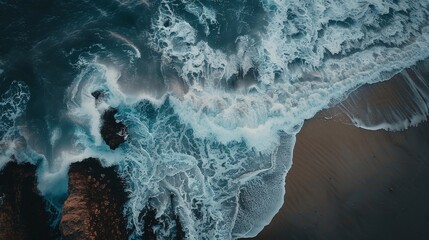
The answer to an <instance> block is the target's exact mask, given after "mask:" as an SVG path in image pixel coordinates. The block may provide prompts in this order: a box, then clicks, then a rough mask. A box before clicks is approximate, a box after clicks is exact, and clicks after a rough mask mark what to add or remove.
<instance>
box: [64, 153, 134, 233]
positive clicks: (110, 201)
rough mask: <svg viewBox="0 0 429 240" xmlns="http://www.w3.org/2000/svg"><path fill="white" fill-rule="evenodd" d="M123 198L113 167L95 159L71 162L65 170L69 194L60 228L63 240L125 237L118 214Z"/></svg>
mask: <svg viewBox="0 0 429 240" xmlns="http://www.w3.org/2000/svg"><path fill="white" fill-rule="evenodd" d="M126 199H127V195H126V193H125V192H124V188H123V186H122V181H121V179H119V177H118V176H117V174H116V172H115V170H114V168H113V167H109V168H103V167H102V166H101V164H100V163H99V162H98V161H97V160H96V159H86V160H84V161H83V162H81V163H74V164H72V165H71V166H70V170H69V196H68V198H67V200H66V201H65V203H64V207H63V212H62V219H61V223H60V231H61V234H62V236H63V237H64V238H65V239H112V240H114V239H117V240H120V239H128V233H127V231H126V220H125V217H124V216H123V214H122V210H123V205H124V203H125V201H126Z"/></svg>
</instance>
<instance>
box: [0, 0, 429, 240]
mask: <svg viewBox="0 0 429 240" xmlns="http://www.w3.org/2000/svg"><path fill="white" fill-rule="evenodd" d="M428 16H429V2H427V1H426V0H384V1H382V0H375V1H364V0H362V1H346V0H312V1H311V0H258V1H256V0H254V1H250V0H241V1H240V0H237V1H223V0H200V1H189V0H159V1H151V0H140V1H137V0H135V1H134V0H116V1H97V0H96V1H83V0H75V1H52V0H40V1H9V0H3V1H0V94H1V97H0V113H1V117H0V168H1V167H2V166H4V164H5V163H6V162H7V161H9V160H10V158H11V156H14V157H15V158H16V159H17V160H18V161H20V162H31V163H33V164H36V165H38V169H39V170H38V187H39V190H40V191H41V192H42V194H43V195H44V196H45V197H46V198H47V199H48V200H49V201H50V202H52V205H53V207H56V208H58V209H60V208H61V199H63V198H64V196H65V194H66V193H67V169H68V166H69V164H70V163H72V162H77V161H81V160H83V159H85V158H88V157H96V158H99V159H100V160H101V161H102V163H103V164H104V165H106V166H110V165H116V166H118V170H119V173H120V175H121V176H122V177H123V178H124V179H126V181H127V191H129V192H130V201H129V202H128V203H127V206H126V208H125V209H124V214H126V216H127V218H128V227H129V228H130V229H131V230H132V232H133V235H132V236H131V238H134V237H136V236H139V235H141V234H142V232H141V229H142V228H141V226H142V224H143V219H142V218H141V213H142V211H144V209H145V208H146V207H148V206H150V207H151V208H154V209H155V210H156V212H157V217H158V218H159V219H162V222H163V227H158V228H156V229H155V232H156V233H157V235H158V236H159V238H160V239H170V238H172V237H173V236H174V235H175V234H176V233H175V224H176V223H175V219H174V217H173V216H174V215H178V216H179V219H180V221H181V223H182V225H183V227H184V231H185V233H186V236H187V238H189V239H235V238H240V237H251V236H255V235H256V234H257V233H258V232H260V231H261V230H262V228H263V227H264V226H265V225H267V224H269V222H270V221H271V219H272V217H273V216H274V215H275V214H276V213H277V211H278V209H279V208H280V207H281V206H282V204H283V197H284V194H285V190H284V185H285V176H286V174H287V172H288V170H289V168H290V167H291V165H292V150H293V146H294V143H295V134H296V133H297V132H298V131H299V129H300V127H301V126H302V124H303V121H304V120H305V119H309V118H311V117H312V116H314V115H315V114H316V113H317V112H318V111H320V110H322V109H324V108H327V107H328V106H330V105H332V104H333V103H336V102H338V101H340V100H341V99H343V98H344V97H345V96H347V94H349V93H350V92H351V91H352V90H353V89H356V88H357V87H359V86H361V85H363V84H366V83H374V82H378V81H382V80H387V79H389V78H390V77H391V76H393V75H394V74H396V73H398V72H399V71H401V70H402V69H404V68H406V67H409V66H412V65H413V64H415V63H416V62H417V61H420V60H424V59H426V58H427V57H428V56H429V27H428V23H429V18H428ZM95 91H101V92H103V93H104V97H103V98H101V99H100V100H97V101H95V99H94V97H93V96H92V95H91V93H93V92H95ZM417 92H418V91H417ZM426 100H427V99H426ZM426 100H424V101H423V100H422V101H421V102H420V106H422V107H423V108H424V109H427V101H426ZM111 107H112V108H116V109H117V110H118V113H117V114H116V118H117V119H118V120H120V121H122V122H124V123H125V125H126V126H127V127H128V135H127V136H126V137H127V141H126V143H124V144H122V145H121V146H120V147H119V148H118V149H116V150H111V149H110V148H109V147H108V146H107V144H106V143H105V142H104V141H103V140H102V137H101V135H100V122H101V115H102V113H103V112H104V111H105V110H106V109H108V108H111ZM422 112H425V111H424V110H422ZM426 112H427V110H426ZM395 116H396V115H395ZM396 117H397V116H396ZM425 117H426V116H425ZM416 119H420V118H416ZM416 121H417V120H416ZM416 121H415V122H416ZM381 122H382V121H381ZM415 122H413V124H415ZM367 123H368V124H370V122H367ZM359 124H360V125H364V123H362V122H361V121H360V122H359ZM381 125H382V124H381ZM381 125H380V124H378V125H377V126H376V127H374V128H385V126H384V127H383V126H381ZM380 126H381V127H380ZM392 126H393V125H392ZM368 128H371V126H369V127H368ZM118 134H121V133H118ZM171 196H174V197H173V198H172V197H171Z"/></svg>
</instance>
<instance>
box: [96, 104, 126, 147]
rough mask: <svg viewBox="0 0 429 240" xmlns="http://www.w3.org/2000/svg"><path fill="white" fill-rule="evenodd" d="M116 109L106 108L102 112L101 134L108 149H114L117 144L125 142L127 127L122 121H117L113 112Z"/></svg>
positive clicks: (115, 111)
mask: <svg viewBox="0 0 429 240" xmlns="http://www.w3.org/2000/svg"><path fill="white" fill-rule="evenodd" d="M117 112H118V110H116V109H114V108H110V109H108V110H107V111H106V112H104V113H103V116H102V120H103V125H102V126H101V136H102V137H103V139H104V141H105V142H106V144H107V145H109V147H110V149H116V148H117V147H119V145H120V144H121V143H123V142H125V137H126V134H127V128H126V126H125V125H124V124H123V123H122V122H117V121H116V119H115V114H116V113H117Z"/></svg>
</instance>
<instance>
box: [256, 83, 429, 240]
mask: <svg viewBox="0 0 429 240" xmlns="http://www.w3.org/2000/svg"><path fill="white" fill-rule="evenodd" d="M397 83H401V82H400V81H399V80H396V82H395V81H392V82H389V81H388V82H383V83H379V84H376V85H371V86H364V87H363V88H362V89H359V90H358V93H357V94H358V95H359V94H361V95H360V96H361V97H363V96H364V97H365V98H366V97H370V99H374V98H377V99H378V101H376V104H381V105H383V104H387V103H388V104H391V103H392V101H389V99H386V98H392V96H395V94H392V92H394V91H392V89H396V90H398V92H399V87H400V84H399V85H398V84H397ZM395 84H396V85H395ZM362 94H366V95H362ZM358 95H356V94H355V95H354V96H353V97H352V98H354V99H356V96H358ZM368 95H371V96H368ZM383 99H384V100H383ZM347 101H350V99H348V100H346V105H347ZM349 103H350V102H349ZM393 104H397V102H395V101H393ZM372 107H374V106H372ZM367 109H369V108H367ZM428 184H429V123H428V122H423V123H420V124H419V125H418V126H417V127H410V128H408V129H407V130H404V131H399V132H388V131H385V130H377V131H370V130H365V129H362V128H358V127H356V126H354V125H352V124H351V123H350V120H349V119H348V118H347V116H346V114H344V103H343V104H339V105H337V106H335V107H333V108H331V109H329V110H325V111H322V112H320V113H319V114H317V115H316V116H315V117H314V118H312V119H311V120H308V121H306V122H305V124H304V126H303V128H302V130H301V131H300V132H299V133H298V135H297V142H296V145H295V149H294V157H293V165H292V168H291V170H290V172H289V173H288V175H287V179H286V196H285V204H284V206H283V208H282V209H281V210H280V212H279V213H278V214H277V215H276V216H275V217H274V219H273V221H272V222H271V224H270V225H269V226H267V227H265V229H264V230H263V231H262V232H261V233H260V234H259V235H258V236H257V237H256V238H255V239H288V240H291V239H299V240H303V239H330V240H332V239H429V205H428V204H427V203H428V202H429V185H428Z"/></svg>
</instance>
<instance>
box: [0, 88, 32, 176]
mask: <svg viewBox="0 0 429 240" xmlns="http://www.w3.org/2000/svg"><path fill="white" fill-rule="evenodd" d="M29 100H30V91H29V88H28V86H27V85H26V84H25V83H23V82H19V81H14V82H12V84H11V85H10V87H9V89H8V90H7V91H6V92H5V93H3V94H2V95H1V96H0V113H1V116H0V169H1V168H3V166H4V165H5V164H6V163H7V162H9V161H10V160H11V157H12V156H14V157H15V158H16V159H17V160H18V161H19V162H30V163H34V158H33V157H34V156H32V152H31V151H29V150H28V148H27V143H26V141H25V139H24V138H23V137H22V135H21V133H20V131H19V125H18V124H17V119H18V118H19V117H21V115H22V114H23V113H24V112H25V109H26V107H27V102H28V101H29Z"/></svg>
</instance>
